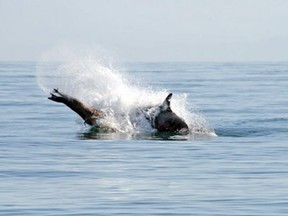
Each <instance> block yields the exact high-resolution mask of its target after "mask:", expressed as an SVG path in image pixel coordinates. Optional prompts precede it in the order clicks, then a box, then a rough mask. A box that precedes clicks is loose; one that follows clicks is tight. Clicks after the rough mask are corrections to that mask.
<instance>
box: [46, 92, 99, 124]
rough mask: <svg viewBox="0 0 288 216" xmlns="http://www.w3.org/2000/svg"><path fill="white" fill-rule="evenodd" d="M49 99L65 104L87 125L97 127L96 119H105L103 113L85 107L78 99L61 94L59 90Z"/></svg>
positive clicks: (51, 94)
mask: <svg viewBox="0 0 288 216" xmlns="http://www.w3.org/2000/svg"><path fill="white" fill-rule="evenodd" d="M56 94H57V95H56ZM48 99H49V100H52V101H55V102H58V103H63V104H65V105H66V106H68V107H69V108H70V109H72V110H73V111H74V112H76V113H77V114H78V115H80V116H81V118H82V119H83V120H84V121H85V123H87V124H89V125H95V123H96V119H97V118H100V117H103V113H102V112H101V111H98V110H96V109H94V108H93V107H88V106H85V105H84V104H83V103H82V102H80V101H79V100H77V99H76V98H73V97H71V96H69V95H66V94H64V93H61V92H59V91H58V89H54V90H53V92H52V93H50V97H48Z"/></svg>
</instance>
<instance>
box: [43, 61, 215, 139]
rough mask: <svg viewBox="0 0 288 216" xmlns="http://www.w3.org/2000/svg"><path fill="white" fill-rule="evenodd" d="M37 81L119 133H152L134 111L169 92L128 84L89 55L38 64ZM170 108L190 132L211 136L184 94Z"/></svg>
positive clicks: (174, 98) (154, 104) (44, 89)
mask: <svg viewBox="0 0 288 216" xmlns="http://www.w3.org/2000/svg"><path fill="white" fill-rule="evenodd" d="M37 82H38V85H39V86H40V88H41V89H42V90H43V91H44V92H45V93H46V94H49V92H51V90H52V89H53V88H59V91H62V92H63V93H65V94H68V95H70V96H73V97H75V98H77V99H79V100H80V101H82V102H83V103H84V104H87V105H89V106H93V107H95V108H96V109H98V110H102V111H104V112H105V113H106V114H107V116H106V118H105V119H103V120H101V121H100V122H99V124H103V125H105V126H108V127H112V128H115V129H116V130H118V131H120V132H123V133H138V132H140V133H141V132H153V131H155V130H154V129H153V128H152V127H151V125H150V123H149V122H148V121H147V119H146V118H145V116H144V114H142V115H141V112H140V115H139V112H137V110H139V108H141V107H147V106H151V105H152V106H156V105H160V104H161V103H162V102H163V101H164V99H165V98H166V96H167V95H168V93H169V92H167V91H159V90H153V89H152V88H147V87H144V86H140V85H139V84H138V85H137V84H135V82H133V83H132V82H131V81H129V80H128V79H127V76H126V75H125V73H120V72H119V71H117V70H115V69H113V67H111V65H109V64H106V63H103V61H100V60H99V59H97V58H94V57H91V56H89V57H86V58H83V59H79V58H77V59H73V60H72V61H68V62H66V63H61V64H59V63H55V64H51V63H47V62H46V63H45V61H44V62H42V63H39V65H38V67H37ZM171 107H172V110H173V111H174V112H175V113H176V114H177V115H179V116H180V117H182V118H183V119H185V121H186V122H187V124H188V125H189V127H190V128H191V132H201V133H212V134H213V133H214V131H213V129H212V128H211V127H210V126H209V125H208V124H207V122H206V120H205V118H204V117H203V116H202V115H200V114H197V113H195V112H191V111H190V110H191V107H190V108H189V106H188V104H187V95H186V94H175V95H173V97H172V100H171Z"/></svg>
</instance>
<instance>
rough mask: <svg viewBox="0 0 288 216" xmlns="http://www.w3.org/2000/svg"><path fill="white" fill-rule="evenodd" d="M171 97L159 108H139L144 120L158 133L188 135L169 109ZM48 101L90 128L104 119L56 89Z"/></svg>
mask: <svg viewBox="0 0 288 216" xmlns="http://www.w3.org/2000/svg"><path fill="white" fill-rule="evenodd" d="M171 97H172V93H170V94H169V95H168V96H167V97H166V98H165V100H164V102H163V103H162V104H161V105H160V106H152V107H146V108H139V109H140V110H141V112H143V113H144V115H145V117H146V119H147V120H148V121H149V123H150V124H151V126H152V127H153V128H155V129H157V130H158V131H160V132H161V131H165V132H181V133H188V131H189V127H188V125H187V123H186V122H185V121H184V120H183V119H182V118H181V117H179V116H178V115H176V114H175V113H174V112H173V111H172V109H171V106H170V104H171V102H170V101H171ZM48 99H50V100H52V101H54V102H58V103H63V104H65V105H66V106H68V107H69V108H70V109H72V110H73V111H74V112H76V113H77V114H78V115H79V116H80V117H81V118H82V119H83V120H84V122H85V123H87V124H88V125H91V126H95V125H96V126H97V120H98V119H101V118H104V117H105V113H103V112H102V111H100V110H97V109H95V108H93V107H90V106H87V105H84V104H83V103H82V102H81V101H79V100H78V99H76V98H74V97H72V96H69V95H67V94H64V93H62V92H60V91H59V90H58V89H54V90H53V91H52V92H51V93H50V97H48Z"/></svg>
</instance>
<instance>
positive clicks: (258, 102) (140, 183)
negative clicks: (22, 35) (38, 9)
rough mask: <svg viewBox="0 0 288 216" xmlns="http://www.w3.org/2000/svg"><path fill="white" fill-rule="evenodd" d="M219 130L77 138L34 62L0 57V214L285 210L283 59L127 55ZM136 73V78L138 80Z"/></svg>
mask: <svg viewBox="0 0 288 216" xmlns="http://www.w3.org/2000/svg"><path fill="white" fill-rule="evenodd" d="M125 68H126V70H128V72H127V71H126V73H128V74H130V75H131V77H141V80H144V81H145V83H146V84H149V85H151V86H156V87H157V88H160V89H162V88H163V89H168V90H169V91H171V92H174V93H175V94H177V93H187V94H188V100H189V103H190V104H193V105H194V106H195V107H197V108H198V109H199V110H201V112H202V113H203V115H204V116H205V118H206V120H208V122H209V123H210V125H211V126H212V127H213V128H214V129H215V131H216V133H217V134H218V137H213V138H207V137H206V138H201V137H200V138H199V137H198V138H195V139H188V140H185V139H184V138H183V139H181V138H180V139H176V140H175V139H169V137H165V138H161V137H149V136H147V137H145V136H144V137H141V138H139V137H138V138H137V139H136V138H133V137H132V138H131V137H129V136H125V135H123V136H116V137H114V136H112V135H111V136H109V135H107V136H103V137H102V136H99V137H97V136H95V137H86V136H85V134H83V133H82V132H81V131H82V130H81V127H80V126H79V124H77V123H76V122H75V114H74V113H73V112H71V111H70V110H68V109H67V108H63V107H62V106H56V105H55V104H53V103H52V102H51V101H49V100H47V95H45V94H43V92H42V91H41V90H40V89H39V87H38V85H37V82H36V63H33V62H24V63H23V62H22V63H21V62H20V63H19V62H1V63H0V107H1V109H0V120H1V121H0V215H21V216H22V215H37V216H38V215H41V216H43V215H50V216H52V215H53V216H54V215H59V216H60V215H63V216H64V215H91V216H92V215H103V216H104V215H107V216H108V215H163V216H165V215H195V216H198V215H201V216H202V215H209V216H210V215H219V216H220V215H221V216H222V215H239V216H240V215H259V216H263V215H269V216H270V215H283V216H284V215H285V216H286V215H288V102H287V101H288V63H141V64H140V63H133V64H127V65H125ZM144 81H143V82H144Z"/></svg>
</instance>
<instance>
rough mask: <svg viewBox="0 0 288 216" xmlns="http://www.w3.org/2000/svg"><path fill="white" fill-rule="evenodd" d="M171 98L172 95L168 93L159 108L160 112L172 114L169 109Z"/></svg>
mask: <svg viewBox="0 0 288 216" xmlns="http://www.w3.org/2000/svg"><path fill="white" fill-rule="evenodd" d="M171 98H172V93H170V94H169V95H168V96H167V97H166V98H165V100H164V102H163V103H162V105H161V106H160V108H161V111H168V112H172V110H171V107H170V101H171Z"/></svg>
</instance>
